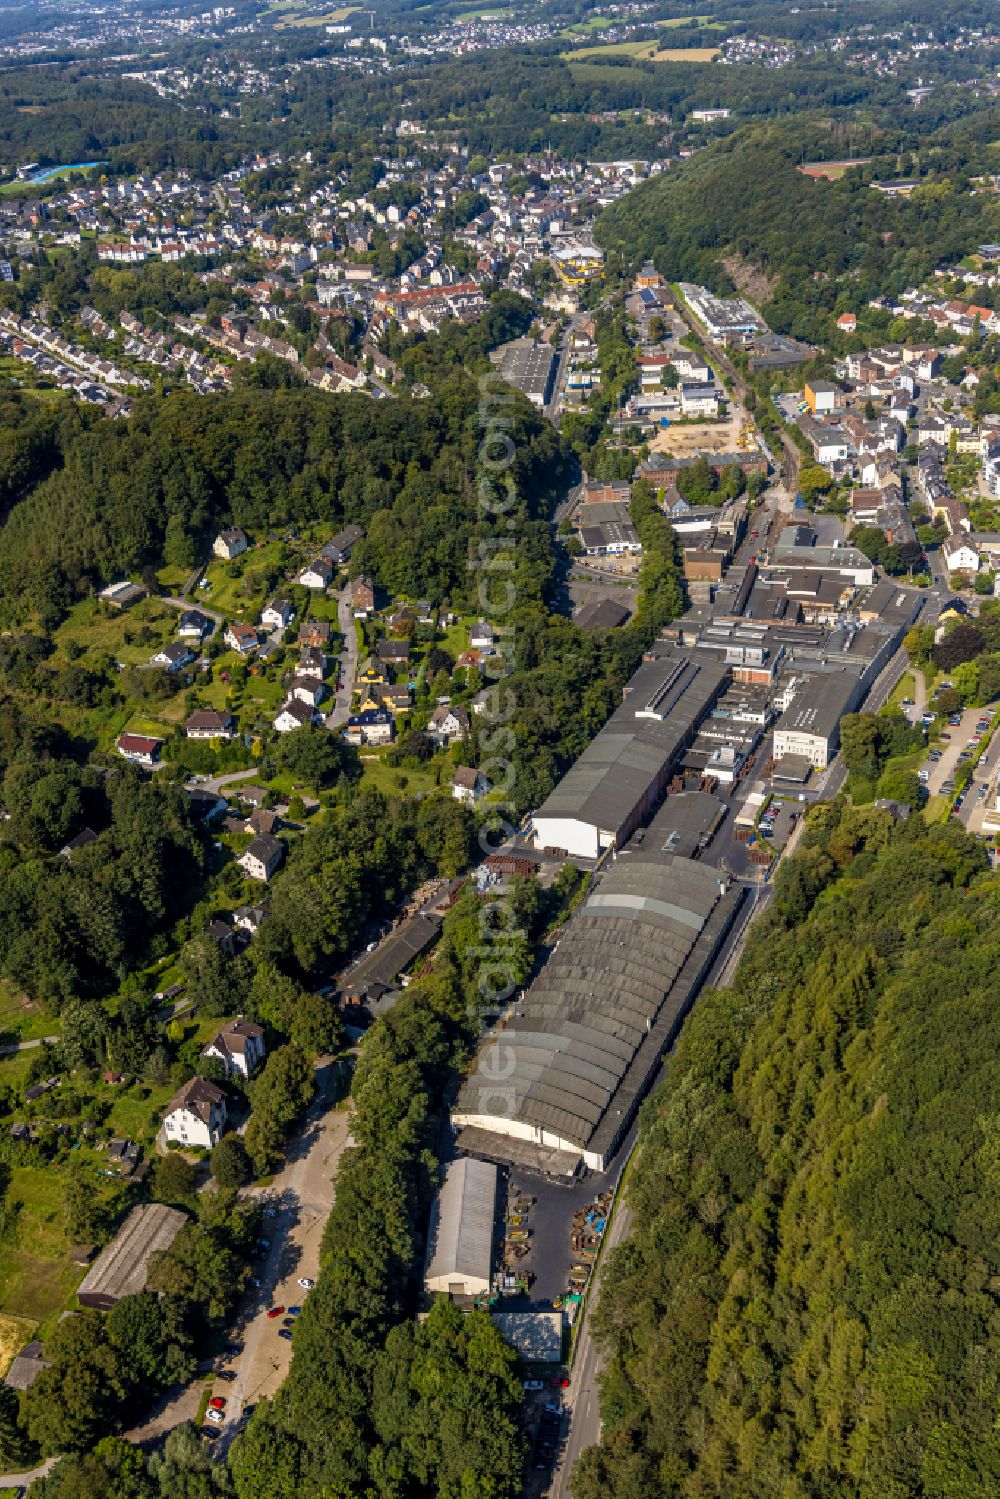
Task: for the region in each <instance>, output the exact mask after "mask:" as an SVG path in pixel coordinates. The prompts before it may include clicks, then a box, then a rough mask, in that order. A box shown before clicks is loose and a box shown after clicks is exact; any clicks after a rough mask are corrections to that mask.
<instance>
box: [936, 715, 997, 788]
mask: <svg viewBox="0 0 1000 1499" xmlns="http://www.w3.org/2000/svg"><path fill="white" fill-rule="evenodd" d="M987 711H989V710H985V709H982V708H966V709H965V710H964V711H963V712H961V713H953V714H952V715H951V717H950V718H949V720H948V722H947V724H946V725H945V727H944V730H943V731H942V733H941V736H940V740H941V742H940V743H938V744H937V745H935V746H934V747H933V748H931V749H930V750H929V751H928V754H927V758H926V759H925V760H924V763H923V766H922V767H921V771H920V777H921V780H922V782H923V784H924V786H925V787H926V789H927V794H928V795H929V796H949V795H950V794H951V792H952V791H954V789H955V776H956V773H957V771H958V769H959V766H960V765H964V764H966V763H967V761H968V760H969V759H971V758H972V756H973V754H974V753H975V750H976V747H977V745H976V735H977V732H979V731H978V729H977V725H978V724H980V723H981V722H983V719H984V715H985V713H986V712H987ZM980 738H982V734H980Z"/></svg>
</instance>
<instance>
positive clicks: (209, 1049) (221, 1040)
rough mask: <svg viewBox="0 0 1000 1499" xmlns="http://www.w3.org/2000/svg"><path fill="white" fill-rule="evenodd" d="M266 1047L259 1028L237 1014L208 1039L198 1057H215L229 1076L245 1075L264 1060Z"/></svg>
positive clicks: (245, 1076)
mask: <svg viewBox="0 0 1000 1499" xmlns="http://www.w3.org/2000/svg"><path fill="white" fill-rule="evenodd" d="M266 1050H267V1048H266V1047H265V1045H264V1031H263V1027H262V1026H259V1025H256V1024H255V1023H254V1022H253V1021H252V1020H247V1019H246V1018H245V1016H243V1015H238V1016H237V1017H236V1019H235V1020H231V1021H230V1022H229V1024H228V1025H224V1026H223V1027H222V1030H221V1031H220V1032H219V1034H218V1035H217V1036H215V1037H214V1038H213V1040H211V1041H209V1043H208V1045H207V1046H206V1047H205V1049H204V1051H203V1052H202V1056H203V1057H215V1058H216V1059H217V1060H218V1061H220V1062H222V1064H223V1066H224V1067H225V1069H226V1071H227V1072H228V1073H229V1074H230V1075H231V1076H233V1077H236V1076H239V1077H243V1078H248V1077H250V1075H251V1074H252V1073H253V1071H254V1070H255V1068H257V1067H259V1065H260V1063H261V1062H262V1061H263V1060H264V1057H265V1054H266Z"/></svg>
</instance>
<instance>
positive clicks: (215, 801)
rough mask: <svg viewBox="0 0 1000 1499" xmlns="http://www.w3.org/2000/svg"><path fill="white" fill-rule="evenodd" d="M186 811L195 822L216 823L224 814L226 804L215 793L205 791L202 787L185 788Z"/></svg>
mask: <svg viewBox="0 0 1000 1499" xmlns="http://www.w3.org/2000/svg"><path fill="white" fill-rule="evenodd" d="M184 795H185V796H186V797H187V804H188V811H189V812H190V813H191V816H192V817H193V818H194V819H195V820H196V821H197V822H205V823H212V822H217V821H218V819H219V818H220V817H222V816H223V814H224V813H225V811H226V809H227V806H228V803H227V801H226V798H225V797H224V796H220V795H219V793H218V792H217V791H206V790H205V788H204V786H185V787H184Z"/></svg>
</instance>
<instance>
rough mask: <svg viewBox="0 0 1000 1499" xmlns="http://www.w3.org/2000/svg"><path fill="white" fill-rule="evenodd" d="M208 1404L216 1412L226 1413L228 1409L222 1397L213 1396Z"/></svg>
mask: <svg viewBox="0 0 1000 1499" xmlns="http://www.w3.org/2000/svg"><path fill="white" fill-rule="evenodd" d="M208 1403H209V1405H210V1406H211V1408H212V1410H214V1411H224V1410H225V1408H226V1402H225V1399H224V1398H223V1396H222V1395H213V1396H212V1398H211V1400H210V1401H209V1402H208Z"/></svg>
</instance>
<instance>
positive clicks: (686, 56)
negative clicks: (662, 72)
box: [652, 47, 722, 62]
mask: <svg viewBox="0 0 1000 1499" xmlns="http://www.w3.org/2000/svg"><path fill="white" fill-rule="evenodd" d="M721 50H722V49H721V48H720V47H661V48H660V50H659V51H658V52H654V53H653V55H652V60H653V62H711V61H712V59H713V58H715V57H718V55H719V52H720V51H721Z"/></svg>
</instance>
